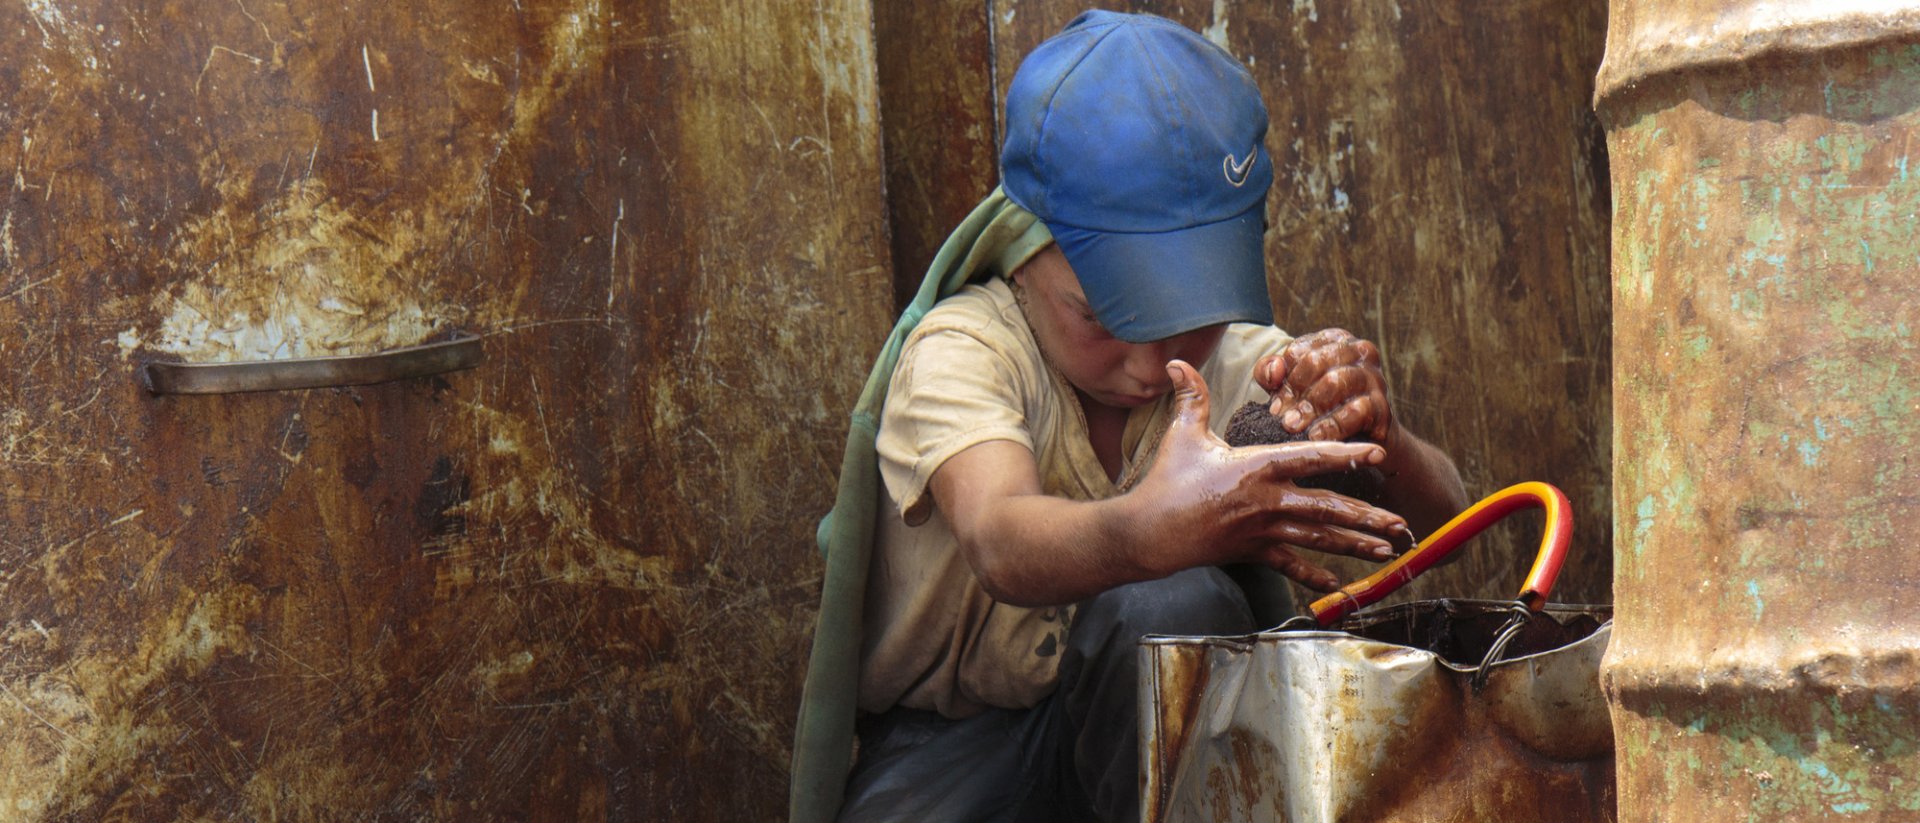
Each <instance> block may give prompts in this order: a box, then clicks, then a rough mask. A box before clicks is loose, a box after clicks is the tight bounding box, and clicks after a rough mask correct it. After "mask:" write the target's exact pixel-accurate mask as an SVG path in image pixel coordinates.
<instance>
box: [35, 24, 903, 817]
mask: <svg viewBox="0 0 1920 823" xmlns="http://www.w3.org/2000/svg"><path fill="white" fill-rule="evenodd" d="M872 44H873V40H872V35H871V17H870V9H869V6H868V4H866V3H861V2H854V1H853V0H829V2H823V3H814V4H806V6H805V7H804V8H800V7H797V6H795V7H789V6H782V5H779V4H764V3H752V2H666V1H665V0H662V1H660V2H615V0H500V1H499V2H488V3H467V2H457V1H456V0H428V1H427V2H414V3H373V2H351V3H345V4H341V3H333V2H316V1H315V0H286V2H269V0H223V1H222V2H206V3H190V2H181V1H180V0H133V1H132V2H100V1H99V0H33V1H32V2H26V3H13V4H7V5H6V6H4V7H0V169H4V170H5V172H6V174H5V175H4V178H0V185H4V191H3V192H0V362H4V363H5V364H6V365H5V367H4V372H0V373H3V374H4V377H3V378H0V809H4V810H5V811H4V812H0V817H5V818H7V819H26V820H35V819H68V818H70V819H78V820H98V819H141V820H162V819H189V818H209V819H236V818H237V819H280V818H289V819H312V818H326V819H373V818H380V819H417V818H438V819H463V820H468V819H482V820H484V819H533V820H540V819H553V820H575V819H602V818H609V817H611V818H620V819H672V820H695V821H699V820H713V821H721V820H726V821H733V820H752V819H774V818H777V817H778V816H780V814H782V809H783V808H784V799H785V796H786V793H785V783H786V764H787V759H788V745H789V742H788V740H789V737H790V732H791V724H792V716H793V704H794V701H795V698H796V696H797V686H798V680H799V676H800V670H801V668H802V663H803V661H804V655H805V651H806V641H807V631H808V623H809V621H810V619H811V617H812V613H813V608H814V598H815V596H816V591H817V582H818V580H817V575H818V570H819V566H818V562H817V560H816V559H815V557H816V555H815V554H814V551H813V549H812V546H811V531H812V522H813V520H814V519H816V518H817V517H818V515H819V514H820V513H821V512H822V511H824V510H825V508H826V506H827V503H828V495H829V494H830V489H831V476H832V473H833V470H834V466H835V464H836V462H837V459H838V453H839V448H840V445H841V444H840V442H839V440H840V438H841V437H842V433H843V432H844V425H843V421H844V418H843V415H844V413H845V410H846V408H847V407H848V405H849V404H850V402H851V394H852V392H853V391H854V390H855V388H856V387H857V386H858V384H859V380H860V377H861V371H862V367H863V366H864V364H865V363H866V362H867V361H868V359H869V358H870V356H871V353H872V351H873V350H874V349H875V348H877V346H878V343H879V341H880V340H881V338H882V337H883V336H884V334H885V330H886V328H887V326H888V325H889V323H890V317H889V311H888V305H887V303H888V301H887V294H888V292H889V289H890V282H891V271H890V268H889V261H888V259H887V252H886V249H887V235H886V230H885V223H884V220H885V213H884V202H883V199H882V190H883V189H882V180H881V167H880V161H879V158H880V139H881V138H880V131H879V126H878V112H877V95H876V91H875V87H874V82H873V78H874V74H875V73H874V53H873V48H872ZM452 329H464V330H467V331H472V332H479V333H483V334H486V335H487V338H486V343H485V345H486V356H487V362H486V363H485V364H484V365H482V366H481V367H480V368H479V369H478V370H476V371H470V372H463V373H458V374H453V375H448V376H445V377H443V378H438V379H430V380H419V381H414V382H408V383H396V384H386V385H380V386H370V387H362V388H355V389H339V390H313V391H300V392H287V393H268V394H255V395H242V396H228V397H153V396H148V395H146V394H145V393H144V392H143V391H141V390H140V389H139V388H138V387H137V386H136V384H135V381H134V375H133V371H134V368H135V366H136V364H137V363H138V362H140V361H141V360H142V359H143V358H146V357H153V356H161V357H172V358H178V359H184V360H194V361H202V360H227V359H244V358H258V357H290V356H298V355H308V354H333V353H357V352H366V351H371V350H376V349H380V348H384V347H388V346H395V345H404V344H410V343H415V342H418V341H420V340H422V339H425V338H428V337H430V336H432V335H435V334H438V333H442V332H445V331H448V330H452Z"/></svg>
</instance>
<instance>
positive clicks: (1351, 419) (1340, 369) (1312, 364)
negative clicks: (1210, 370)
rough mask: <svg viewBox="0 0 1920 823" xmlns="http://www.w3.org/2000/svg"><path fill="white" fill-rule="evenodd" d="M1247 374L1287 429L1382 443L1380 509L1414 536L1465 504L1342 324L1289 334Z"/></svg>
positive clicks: (1375, 364)
mask: <svg viewBox="0 0 1920 823" xmlns="http://www.w3.org/2000/svg"><path fill="white" fill-rule="evenodd" d="M1253 371H1254V380H1255V382H1257V383H1259V384H1260V386H1261V387H1262V388H1265V389H1266V390H1267V391H1269V392H1272V393H1273V401H1272V405H1271V406H1270V407H1269V411H1271V412H1272V413H1273V414H1276V415H1280V416H1281V425H1282V426H1283V427H1285V428H1286V429H1287V430H1288V431H1293V432H1300V431H1306V432H1307V434H1308V437H1309V438H1311V439H1313V440H1346V439H1348V438H1351V437H1354V436H1356V435H1366V436H1368V437H1369V438H1371V439H1372V440H1373V442H1375V443H1380V444H1382V445H1385V446H1386V447H1387V458H1386V460H1385V461H1384V462H1382V463H1381V464H1380V467H1379V468H1380V472H1381V474H1383V475H1385V476H1386V480H1387V483H1386V489H1385V493H1386V498H1385V500H1383V501H1382V502H1384V503H1386V504H1387V508H1389V509H1392V510H1393V511H1396V512H1399V513H1401V514H1402V515H1405V516H1406V518H1407V522H1408V523H1410V524H1412V526H1413V527H1414V529H1415V531H1416V532H1417V533H1419V534H1421V535H1423V536H1424V535H1426V534H1429V533H1431V532H1433V531H1434V530H1435V529H1438V528H1440V527H1441V526H1443V525H1446V523H1447V521H1448V520H1451V519H1452V518H1453V516H1454V515H1456V514H1459V513H1460V512H1461V511H1463V510H1465V509H1466V508H1467V506H1468V505H1469V504H1470V503H1471V502H1472V501H1471V500H1469V499H1468V498H1467V490H1466V486H1465V485H1464V484H1462V483H1461V482H1460V471H1459V469H1458V468H1456V467H1455V466H1454V464H1453V460H1452V459H1450V458H1448V457H1447V455H1446V454H1445V453H1443V452H1441V451H1440V450H1439V449H1438V448H1436V447H1434V446H1433V444H1431V443H1428V442H1427V441H1425V440H1422V439H1420V438H1419V437H1418V436H1416V435H1415V434H1414V433H1413V432H1411V431H1408V430H1407V427H1406V425H1405V424H1403V423H1401V422H1400V421H1398V420H1395V419H1394V416H1393V412H1392V409H1391V408H1390V406H1389V404H1388V401H1387V383H1386V377H1385V375H1384V374H1383V373H1382V371H1381V366H1380V350H1379V349H1378V348H1376V347H1375V346H1374V345H1373V344H1372V343H1369V342H1367V341H1365V340H1361V339H1359V338H1357V337H1354V336H1353V335H1352V334H1350V333H1348V332H1346V331H1345V330H1342V329H1327V330H1325V331H1320V332H1315V333H1313V334H1310V335H1307V336H1304V337H1300V338H1296V339H1295V340H1294V341H1293V342H1292V343H1291V344H1289V345H1288V346H1287V348H1286V350H1285V351H1283V352H1282V353H1280V354H1276V355H1269V356H1267V357H1263V358H1261V359H1260V362H1259V363H1257V364H1256V365H1255V366H1254V370H1253Z"/></svg>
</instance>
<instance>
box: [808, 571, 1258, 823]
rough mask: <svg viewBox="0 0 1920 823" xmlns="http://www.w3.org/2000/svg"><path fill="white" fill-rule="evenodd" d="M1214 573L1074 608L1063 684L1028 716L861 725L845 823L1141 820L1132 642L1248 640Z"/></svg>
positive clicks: (1231, 587) (1226, 581)
mask: <svg viewBox="0 0 1920 823" xmlns="http://www.w3.org/2000/svg"><path fill="white" fill-rule="evenodd" d="M1253 629H1254V623H1253V615H1252V614H1251V613H1250V612H1249V610H1248V606H1247V598H1246V596H1245V595H1244V594H1243V593H1242V591H1241V589H1240V587H1239V586H1238V585H1236V584H1235V583H1234V581H1233V580H1232V579H1230V578H1229V577H1228V576H1227V575H1226V574H1225V573H1223V572H1221V571H1220V570H1219V569H1211V568H1206V569H1190V570H1188V571H1184V572H1181V573H1179V574H1176V575H1173V576H1171V577H1167V578H1164V579H1161V580H1153V581H1149V582H1145V583H1135V584H1133V585H1129V586H1121V587H1119V588H1115V589H1112V590H1109V591H1107V592H1105V593H1102V594H1100V595H1098V596H1096V597H1094V598H1092V599H1091V600H1088V601H1087V602H1085V603H1084V604H1082V605H1081V606H1080V609H1079V611H1078V613H1077V614H1075V615H1074V618H1073V625H1072V627H1071V628H1070V629H1069V630H1068V632H1067V643H1066V647H1065V649H1064V651H1062V653H1061V657H1060V683H1059V686H1058V688H1056V689H1055V691H1054V693H1053V694H1052V695H1051V696H1049V697H1048V698H1047V699H1045V700H1043V701H1041V702H1040V704H1039V705H1037V706H1034V707H1033V708H1031V709H989V710H987V711H985V712H983V713H981V714H978V715H975V716H973V717H969V718H966V719H964V720H950V719H948V718H944V717H941V716H939V715H938V714H935V713H933V712H927V711H918V710H913V709H894V710H893V711H890V712H887V713H885V714H881V715H873V716H868V717H865V718H862V720H861V723H860V729H859V734H860V754H859V761H858V762H857V763H855V764H854V768H853V774H852V776H851V777H850V778H849V780H848V783H847V796H846V801H845V804H844V805H843V806H842V807H841V812H840V820H841V821H842V823H870V822H871V821H892V820H899V821H913V823H947V822H948V821H953V822H954V823H962V822H963V821H1008V822H1009V823H1012V822H1014V821H1018V822H1019V823H1025V821H1073V820H1088V821H1126V823H1132V821H1135V820H1138V819H1139V818H1140V746H1139V730H1140V707H1139V682H1140V677H1139V663H1140V656H1139V651H1138V648H1137V643H1138V641H1139V639H1140V637H1141V636H1142V635H1147V634H1185V635H1200V634H1205V635H1234V634H1246V633H1248V632H1251V631H1253Z"/></svg>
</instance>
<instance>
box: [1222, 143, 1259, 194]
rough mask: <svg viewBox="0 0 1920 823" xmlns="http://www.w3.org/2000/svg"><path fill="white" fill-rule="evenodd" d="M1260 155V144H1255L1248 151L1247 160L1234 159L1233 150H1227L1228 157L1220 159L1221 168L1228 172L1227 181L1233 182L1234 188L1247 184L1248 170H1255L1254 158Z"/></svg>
mask: <svg viewBox="0 0 1920 823" xmlns="http://www.w3.org/2000/svg"><path fill="white" fill-rule="evenodd" d="M1258 156H1260V147H1259V146H1254V147H1253V150H1252V151H1249V152H1247V159H1245V160H1239V161H1236V160H1234V159H1233V152H1227V156H1226V158H1225V159H1223V160H1221V161H1220V170H1221V171H1223V172H1225V173H1226V175H1227V182H1229V183H1232V184H1233V186H1234V188H1239V187H1241V186H1244V185H1246V184H1247V172H1250V171H1253V158H1255V157H1258Z"/></svg>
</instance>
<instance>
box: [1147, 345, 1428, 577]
mask: <svg viewBox="0 0 1920 823" xmlns="http://www.w3.org/2000/svg"><path fill="white" fill-rule="evenodd" d="M1167 373H1168V374H1169V375H1170V376H1171V377H1172V378H1173V385H1174V389H1173V391H1174V401H1173V402H1174V406H1173V421H1172V423H1171V425H1170V427H1169V428H1168V430H1167V433H1166V435H1165V436H1164V437H1163V438H1162V439H1161V441H1160V450H1159V454H1158V456H1157V457H1156V458H1155V460H1154V465H1153V467H1152V469H1151V470H1149V471H1148V472H1147V475H1146V477H1144V478H1142V479H1141V481H1140V484H1139V485H1137V486H1135V487H1134V488H1133V489H1132V490H1131V491H1130V492H1128V494H1127V495H1126V497H1128V498H1131V499H1130V500H1129V501H1128V502H1129V503H1130V504H1132V505H1130V506H1129V507H1128V508H1129V509H1130V510H1131V512H1132V514H1133V518H1131V519H1133V520H1134V524H1135V526H1136V527H1137V528H1139V529H1140V530H1141V531H1139V532H1136V533H1138V534H1141V535H1143V536H1147V537H1148V539H1149V540H1151V541H1153V542H1155V543H1157V544H1158V545H1161V546H1165V547H1167V550H1168V556H1165V557H1163V558H1162V559H1163V560H1165V561H1166V562H1167V563H1168V564H1169V567H1168V569H1167V572H1168V573H1171V572H1173V571H1178V570H1180V569H1185V568H1191V567H1194V566H1202V565H1218V564H1221V563H1235V562H1254V563H1264V564H1266V565H1268V566H1271V567H1273V568H1274V569H1277V570H1278V571H1279V572H1280V573H1282V574H1284V575H1286V576H1287V577H1290V578H1292V579H1294V580H1296V581H1298V582H1299V583H1300V584H1301V585H1304V586H1307V587H1308V588H1311V589H1315V590H1317V591H1333V590H1335V589H1337V588H1339V587H1340V579H1339V578H1337V577H1335V576H1334V575H1333V574H1332V573H1331V572H1328V571H1327V570H1326V569H1324V568H1321V567H1320V566H1318V565H1315V564H1313V563H1311V562H1308V561H1307V560H1306V558H1304V557H1301V556H1300V554H1299V553H1298V552H1296V551H1294V547H1304V548H1308V549H1313V550H1316V551H1322V552H1327V553H1329V554H1342V555H1350V556H1353V557H1359V558H1364V559H1368V560H1385V559H1388V558H1391V557H1392V556H1393V545H1392V543H1391V542H1390V541H1389V540H1388V537H1389V536H1391V537H1393V538H1395V539H1397V540H1399V541H1401V542H1402V543H1403V544H1404V543H1405V542H1406V539H1407V537H1408V533H1407V524H1406V521H1405V520H1403V519H1402V518H1401V517H1400V516H1399V515H1397V514H1394V513H1392V512H1390V511H1387V510H1385V509H1381V508H1377V507H1374V506H1370V505H1368V504H1366V503H1362V502H1360V501H1358V500H1354V499H1352V498H1349V497H1342V496H1340V495H1337V494H1334V493H1332V492H1328V491H1322V490H1318V489H1303V488H1300V487H1299V486H1296V485H1294V483H1293V481H1294V480H1295V479H1296V478H1301V477H1308V476H1312V475H1316V474H1323V473H1326V472H1329V471H1337V470H1344V469H1350V468H1353V467H1355V466H1358V465H1373V464H1377V463H1379V462H1380V461H1382V460H1384V459H1385V457H1386V452H1385V450H1383V449H1382V448H1381V447H1379V446H1377V445H1374V444H1371V443H1341V442H1301V443H1287V444H1282V445H1272V446H1250V447H1245V448H1238V449H1235V448H1231V447H1229V446H1228V445H1227V444H1226V442H1225V441H1223V440H1221V439H1220V438H1219V437H1217V436H1215V435H1214V434H1213V432H1212V430H1211V429H1210V428H1208V425H1207V421H1208V413H1209V408H1210V400H1209V398H1208V394H1207V384H1206V381H1205V380H1203V379H1201V377H1200V374H1199V373H1198V372H1196V371H1194V369H1193V367H1192V366H1190V365H1188V364H1186V363H1185V362H1182V361H1179V360H1175V361H1173V362H1171V363H1168V364H1167Z"/></svg>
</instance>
